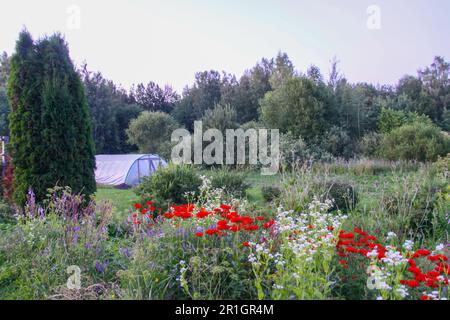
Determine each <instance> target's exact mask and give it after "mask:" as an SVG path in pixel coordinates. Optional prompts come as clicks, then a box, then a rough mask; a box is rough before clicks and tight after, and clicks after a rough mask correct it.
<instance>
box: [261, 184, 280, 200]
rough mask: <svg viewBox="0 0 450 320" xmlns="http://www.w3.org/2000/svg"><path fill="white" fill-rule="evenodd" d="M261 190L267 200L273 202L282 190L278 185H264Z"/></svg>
mask: <svg viewBox="0 0 450 320" xmlns="http://www.w3.org/2000/svg"><path fill="white" fill-rule="evenodd" d="M261 192H262V195H263V198H264V200H266V201H267V202H271V201H273V200H275V199H277V198H278V197H279V196H280V195H281V190H280V188H279V187H277V186H263V187H262V188H261Z"/></svg>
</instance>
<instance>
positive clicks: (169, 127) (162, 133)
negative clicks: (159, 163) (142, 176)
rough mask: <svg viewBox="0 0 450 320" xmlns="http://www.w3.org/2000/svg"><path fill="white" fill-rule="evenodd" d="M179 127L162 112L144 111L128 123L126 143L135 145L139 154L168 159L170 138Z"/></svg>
mask: <svg viewBox="0 0 450 320" xmlns="http://www.w3.org/2000/svg"><path fill="white" fill-rule="evenodd" d="M179 127H180V125H179V124H178V123H177V122H176V121H175V119H174V118H172V117H171V116H170V115H168V114H167V113H164V112H160V111H156V112H150V111H144V112H142V113H141V114H140V115H139V117H137V118H136V119H134V120H132V121H131V122H130V126H129V128H128V129H127V131H126V132H127V135H128V142H129V143H131V144H135V145H137V146H138V148H139V152H141V153H156V154H159V155H161V156H162V157H164V158H166V159H169V158H170V152H171V148H170V146H171V142H170V137H171V135H172V132H173V131H174V130H176V129H178V128H179Z"/></svg>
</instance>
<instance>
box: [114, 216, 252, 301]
mask: <svg viewBox="0 0 450 320" xmlns="http://www.w3.org/2000/svg"><path fill="white" fill-rule="evenodd" d="M191 228H192V225H190V224H189V223H188V222H185V223H182V226H180V228H174V227H173V226H172V225H171V223H170V221H165V222H163V223H162V224H161V225H159V226H158V229H157V232H160V233H161V234H164V237H152V238H149V237H145V238H144V239H143V240H142V242H140V243H138V244H137V245H136V246H135V248H134V250H133V259H132V261H131V263H130V267H129V269H127V270H123V271H120V272H119V279H120V284H121V288H123V291H122V292H123V294H124V295H125V298H129V299H193V300H199V299H250V298H251V297H255V296H256V293H255V289H254V286H253V277H252V270H251V268H250V266H249V264H248V263H247V259H246V258H247V257H246V256H245V255H242V254H240V251H241V250H242V249H241V247H239V246H237V245H236V244H237V241H236V240H238V239H234V238H231V239H225V238H223V239H222V240H223V241H226V242H225V243H223V242H222V245H221V244H220V242H219V241H218V240H217V239H214V238H212V237H210V239H206V236H205V237H204V238H197V237H195V236H194V235H193V233H192V232H191V230H192V229H191ZM180 230H181V231H180ZM237 237H239V235H238V234H236V238H237ZM233 240H234V243H233ZM241 241H242V240H241ZM205 242H207V243H208V244H207V246H206V247H205ZM149 266H150V267H149ZM181 270H184V271H183V272H182V271H181Z"/></svg>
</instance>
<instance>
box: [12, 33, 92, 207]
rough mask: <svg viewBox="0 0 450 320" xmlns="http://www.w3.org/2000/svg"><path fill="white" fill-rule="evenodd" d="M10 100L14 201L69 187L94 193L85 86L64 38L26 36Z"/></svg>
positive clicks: (14, 64)
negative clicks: (59, 187)
mask: <svg viewBox="0 0 450 320" xmlns="http://www.w3.org/2000/svg"><path fill="white" fill-rule="evenodd" d="M8 96H9V99H10V104H11V106H12V112H11V117H10V131H11V154H12V157H13V165H14V199H15V201H16V202H17V203H18V204H23V203H24V202H25V200H26V193H27V190H28V188H30V187H31V188H33V190H34V192H35V194H36V197H37V199H38V200H41V199H43V198H44V196H45V194H46V191H47V188H50V187H52V186H54V185H61V186H70V187H71V188H72V189H73V190H74V191H75V192H82V193H84V194H87V195H89V194H92V193H93V192H94V191H95V179H94V168H95V156H94V143H93V139H92V132H91V123H90V115H89V109H88V105H87V102H86V98H85V94H84V89H83V85H82V83H81V80H80V78H79V75H78V74H77V72H76V71H75V68H74V66H73V63H72V61H71V60H70V57H69V50H68V47H67V44H66V43H65V41H64V39H63V38H62V37H61V36H60V35H59V34H57V35H53V36H51V37H49V38H44V39H42V40H40V41H38V42H34V41H33V40H32V38H31V36H30V35H29V34H28V33H27V32H26V31H24V32H22V33H21V34H20V36H19V40H18V42H17V45H16V53H15V54H14V55H13V57H12V61H11V73H10V78H9V88H8Z"/></svg>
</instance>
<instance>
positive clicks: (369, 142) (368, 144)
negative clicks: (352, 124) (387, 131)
mask: <svg viewBox="0 0 450 320" xmlns="http://www.w3.org/2000/svg"><path fill="white" fill-rule="evenodd" d="M382 141H383V135H382V134H380V133H376V132H370V133H368V134H366V135H365V136H363V137H362V138H361V140H360V141H359V143H358V149H359V150H358V151H359V153H360V154H362V155H363V156H365V157H377V156H378V154H379V152H380V148H381V142H382Z"/></svg>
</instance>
